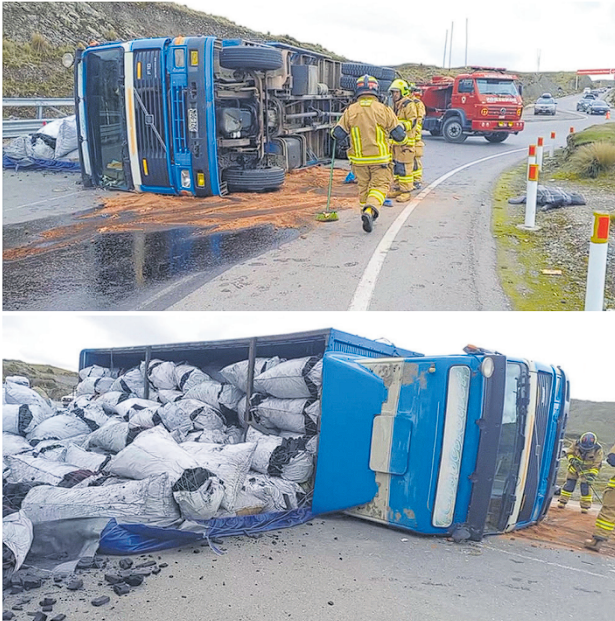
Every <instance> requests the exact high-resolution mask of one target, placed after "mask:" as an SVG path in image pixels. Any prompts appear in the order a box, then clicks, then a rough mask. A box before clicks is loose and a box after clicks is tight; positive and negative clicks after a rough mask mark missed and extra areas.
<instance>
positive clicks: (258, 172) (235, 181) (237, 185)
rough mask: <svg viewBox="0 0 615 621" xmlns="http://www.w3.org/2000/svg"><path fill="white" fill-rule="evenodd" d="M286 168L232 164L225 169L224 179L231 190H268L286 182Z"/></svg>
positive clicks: (275, 188) (277, 187)
mask: <svg viewBox="0 0 615 621" xmlns="http://www.w3.org/2000/svg"><path fill="white" fill-rule="evenodd" d="M284 175H285V173H284V169H283V168H281V167H279V166H272V167H271V168H252V169H249V168H240V167H239V166H231V167H229V168H227V169H226V170H225V171H224V179H225V180H226V183H227V185H228V189H229V191H230V192H267V191H270V190H277V189H279V187H280V186H281V185H282V183H284Z"/></svg>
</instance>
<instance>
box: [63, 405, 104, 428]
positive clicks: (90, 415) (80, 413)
mask: <svg viewBox="0 0 615 621" xmlns="http://www.w3.org/2000/svg"><path fill="white" fill-rule="evenodd" d="M71 414H72V415H73V416H76V417H77V418H80V419H81V420H82V421H83V422H84V423H85V424H86V425H87V426H88V427H89V428H90V431H96V430H97V429H98V428H99V427H102V426H103V425H106V424H107V423H108V422H109V416H108V415H107V413H106V412H105V409H104V408H103V406H102V405H100V404H99V403H88V404H87V405H86V406H85V407H82V408H73V409H72V410H71Z"/></svg>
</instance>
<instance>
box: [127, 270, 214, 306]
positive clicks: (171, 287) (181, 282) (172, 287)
mask: <svg viewBox="0 0 615 621" xmlns="http://www.w3.org/2000/svg"><path fill="white" fill-rule="evenodd" d="M199 276H202V274H201V272H197V273H196V274H191V275H190V276H185V277H184V278H182V279H181V280H178V281H177V282H174V283H173V284H172V285H169V286H168V287H165V288H164V289H162V290H160V291H158V293H155V294H154V295H152V296H151V297H149V298H147V300H145V301H143V302H141V304H138V305H137V306H135V307H134V308H133V309H132V310H135V311H142V310H145V308H147V307H148V306H149V305H150V304H152V302H155V301H156V300H159V299H160V298H162V297H164V296H165V295H167V294H169V293H171V292H172V291H174V290H175V289H177V288H178V287H181V286H183V285H185V284H187V283H189V282H190V281H192V280H194V279H195V278H198V277H199ZM164 310H167V309H166V308H165V309H164Z"/></svg>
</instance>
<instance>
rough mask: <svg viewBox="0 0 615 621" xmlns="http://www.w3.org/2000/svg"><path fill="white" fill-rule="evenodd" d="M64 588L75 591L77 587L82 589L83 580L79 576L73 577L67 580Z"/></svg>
mask: <svg viewBox="0 0 615 621" xmlns="http://www.w3.org/2000/svg"><path fill="white" fill-rule="evenodd" d="M66 588H67V589H68V590H69V591H77V590H78V589H82V588H83V580H82V579H81V578H73V579H72V580H69V581H68V584H67V585H66Z"/></svg>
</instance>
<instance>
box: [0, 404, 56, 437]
mask: <svg viewBox="0 0 615 621" xmlns="http://www.w3.org/2000/svg"><path fill="white" fill-rule="evenodd" d="M51 416H53V412H50V410H49V409H47V408H43V407H41V406H40V405H37V404H27V403H22V404H17V403H3V404H2V431H6V432H7V433H14V434H18V435H26V434H28V433H29V432H30V431H32V430H33V429H34V428H35V427H36V426H37V425H40V423H42V422H43V421H44V420H46V419H47V418H50V417H51Z"/></svg>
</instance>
